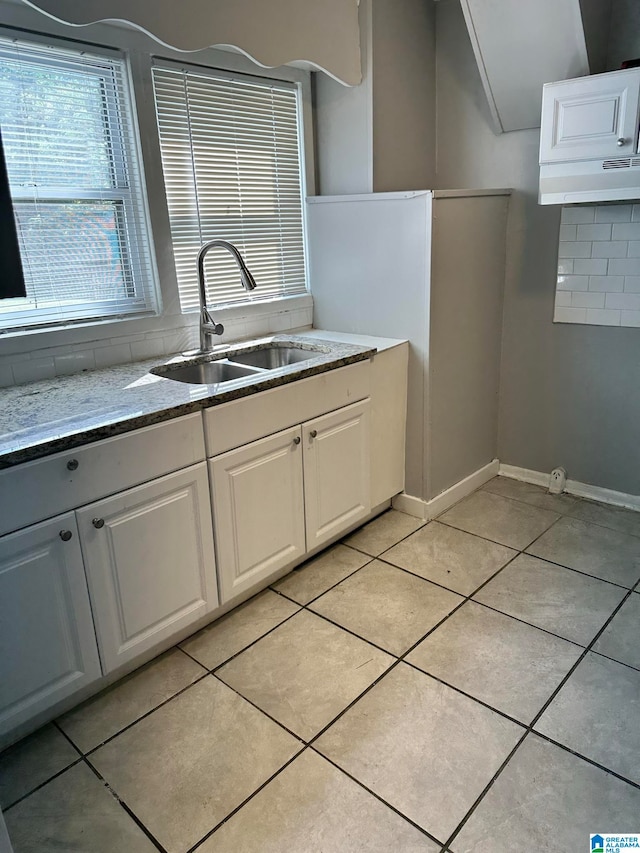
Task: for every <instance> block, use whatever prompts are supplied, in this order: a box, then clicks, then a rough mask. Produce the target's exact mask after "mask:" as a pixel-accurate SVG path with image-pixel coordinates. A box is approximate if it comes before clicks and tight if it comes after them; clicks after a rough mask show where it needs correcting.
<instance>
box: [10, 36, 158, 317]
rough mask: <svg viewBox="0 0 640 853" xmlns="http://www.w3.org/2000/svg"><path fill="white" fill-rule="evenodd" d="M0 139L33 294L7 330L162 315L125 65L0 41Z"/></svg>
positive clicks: (13, 312) (16, 305) (18, 306)
mask: <svg viewBox="0 0 640 853" xmlns="http://www.w3.org/2000/svg"><path fill="white" fill-rule="evenodd" d="M0 128H1V129H2V141H3V147H4V153H5V159H6V165H7V172H8V177H9V187H10V192H11V197H12V201H13V206H14V211H15V216H16V222H17V229H18V240H19V245H20V254H21V258H22V266H23V271H24V279H25V286H26V294H27V295H26V298H17V299H4V300H2V301H0V329H2V328H4V329H16V328H30V327H37V326H41V325H46V326H51V325H55V324H57V323H69V322H72V321H80V320H88V319H91V320H93V319H99V318H104V317H110V318H113V317H116V316H129V315H131V314H145V313H146V314H151V313H155V288H154V283H153V277H152V273H151V270H152V269H153V265H152V263H151V253H150V249H149V245H148V242H149V241H148V236H147V225H146V219H145V208H144V202H143V198H144V196H143V191H142V182H141V177H140V174H139V172H138V165H137V152H136V145H135V136H134V125H133V120H132V115H131V108H130V96H129V91H128V80H127V71H126V66H125V64H124V61H123V59H121V58H120V57H119V56H117V55H111V54H106V55H93V54H92V53H87V52H85V51H79V50H69V49H67V48H61V47H49V46H47V45H44V44H42V45H40V44H35V43H30V42H21V41H17V40H14V39H8V38H0Z"/></svg>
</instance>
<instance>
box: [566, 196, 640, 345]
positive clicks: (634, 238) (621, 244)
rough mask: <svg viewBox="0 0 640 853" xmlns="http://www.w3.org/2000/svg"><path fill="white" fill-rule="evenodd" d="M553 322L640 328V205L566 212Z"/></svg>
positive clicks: (575, 208) (588, 207)
mask: <svg viewBox="0 0 640 853" xmlns="http://www.w3.org/2000/svg"><path fill="white" fill-rule="evenodd" d="M553 319H554V322H556V323H584V324H587V325H593V326H636V327H639V328H640V204H593V205H580V206H569V207H564V208H563V209H562V219H561V224H560V244H559V248H558V281H557V288H556V302H555V311H554V315H553Z"/></svg>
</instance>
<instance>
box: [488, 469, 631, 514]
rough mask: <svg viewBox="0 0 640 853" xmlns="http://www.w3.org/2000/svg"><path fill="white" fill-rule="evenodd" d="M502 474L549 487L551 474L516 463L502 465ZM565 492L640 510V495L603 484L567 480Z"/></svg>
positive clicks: (502, 475) (513, 478)
mask: <svg viewBox="0 0 640 853" xmlns="http://www.w3.org/2000/svg"><path fill="white" fill-rule="evenodd" d="M500 476H501V477H511V479H512V480H522V481H523V482H525V483H533V484H534V485H536V486H544V487H545V488H547V489H548V488H549V482H550V480H551V475H550V474H544V473H543V472H542V471H533V470H532V469H531V468H518V467H516V466H515V465H500ZM564 490H565V492H566V493H567V494H569V495H576V496H577V497H579V498H587V500H591V501H600V503H605V504H612V505H613V506H623V507H626V508H627V509H635V510H640V495H628V494H626V493H625V492H616V491H615V490H614V489H605V488H602V487H601V486H592V485H590V484H589V483H581V482H580V481H579V480H567V484H566V486H565V489H564Z"/></svg>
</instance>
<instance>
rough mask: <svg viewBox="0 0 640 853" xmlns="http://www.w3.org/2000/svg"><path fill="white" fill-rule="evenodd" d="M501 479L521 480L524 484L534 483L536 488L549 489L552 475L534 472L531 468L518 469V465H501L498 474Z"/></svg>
mask: <svg viewBox="0 0 640 853" xmlns="http://www.w3.org/2000/svg"><path fill="white" fill-rule="evenodd" d="M498 473H499V474H500V476H501V477H510V478H511V479H512V480H521V481H522V482H523V483H533V484H534V486H544V487H545V489H548V488H549V483H550V482H551V474H544V473H543V472H542V471H532V470H531V469H530V468H518V467H517V465H503V464H502V463H500V470H499V472H498Z"/></svg>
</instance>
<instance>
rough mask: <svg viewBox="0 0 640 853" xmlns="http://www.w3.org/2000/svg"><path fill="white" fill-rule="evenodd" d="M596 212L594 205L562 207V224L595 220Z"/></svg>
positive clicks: (575, 223)
mask: <svg viewBox="0 0 640 853" xmlns="http://www.w3.org/2000/svg"><path fill="white" fill-rule="evenodd" d="M595 218H596V212H595V208H594V207H563V208H562V219H561V221H562V224H563V225H577V224H582V223H583V222H595Z"/></svg>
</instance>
